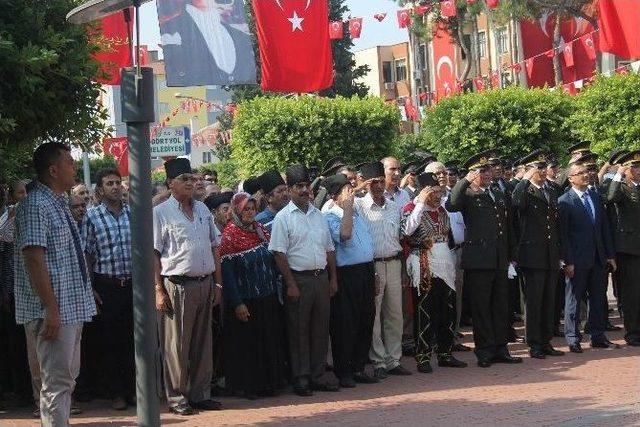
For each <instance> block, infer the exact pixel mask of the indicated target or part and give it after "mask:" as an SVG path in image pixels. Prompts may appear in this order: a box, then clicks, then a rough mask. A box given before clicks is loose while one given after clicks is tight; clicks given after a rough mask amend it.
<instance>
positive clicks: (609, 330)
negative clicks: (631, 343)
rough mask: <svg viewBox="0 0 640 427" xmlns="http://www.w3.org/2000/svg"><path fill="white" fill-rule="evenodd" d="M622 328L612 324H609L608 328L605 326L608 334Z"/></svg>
mask: <svg viewBox="0 0 640 427" xmlns="http://www.w3.org/2000/svg"><path fill="white" fill-rule="evenodd" d="M621 329H622V328H621V327H620V326H615V325H612V324H611V322H607V326H605V328H604V330H605V331H607V332H612V331H619V330H621Z"/></svg>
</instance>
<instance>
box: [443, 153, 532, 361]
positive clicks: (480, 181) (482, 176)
mask: <svg viewBox="0 0 640 427" xmlns="http://www.w3.org/2000/svg"><path fill="white" fill-rule="evenodd" d="M489 154H490V152H484V153H480V154H476V155H474V156H472V157H471V158H470V159H469V160H467V162H466V163H465V164H464V166H463V167H464V168H465V169H467V170H469V173H468V174H467V176H466V177H465V178H463V179H461V180H460V181H458V183H457V184H456V185H455V186H454V187H453V189H452V190H451V194H450V196H449V199H448V200H447V203H446V209H447V210H448V211H449V212H462V216H463V218H464V223H465V226H466V232H465V242H464V246H463V248H462V268H463V269H464V271H465V277H464V282H465V287H467V288H468V289H469V291H470V302H471V312H472V316H473V340H474V343H475V353H476V357H477V359H478V366H480V367H483V368H486V367H489V366H491V364H492V363H521V362H522V359H521V358H518V357H512V356H511V355H510V354H509V350H507V338H508V332H509V301H508V298H509V289H508V284H507V270H508V267H509V264H510V262H511V261H513V257H512V250H513V240H512V239H513V230H512V227H511V223H510V218H509V202H508V200H507V198H506V196H505V195H504V193H502V192H501V191H499V190H497V189H495V188H492V187H491V180H492V178H493V174H492V171H491V169H490V167H489Z"/></svg>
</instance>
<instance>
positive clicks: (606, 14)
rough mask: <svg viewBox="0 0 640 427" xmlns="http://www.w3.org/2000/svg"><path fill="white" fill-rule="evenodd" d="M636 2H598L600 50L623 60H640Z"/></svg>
mask: <svg viewBox="0 0 640 427" xmlns="http://www.w3.org/2000/svg"><path fill="white" fill-rule="evenodd" d="M639 5H640V4H639V3H638V0H600V1H599V2H598V25H599V26H600V50H601V51H602V52H609V53H614V54H616V55H618V56H620V57H622V58H624V59H632V58H640V33H638V28H640V11H639V9H638V6H639Z"/></svg>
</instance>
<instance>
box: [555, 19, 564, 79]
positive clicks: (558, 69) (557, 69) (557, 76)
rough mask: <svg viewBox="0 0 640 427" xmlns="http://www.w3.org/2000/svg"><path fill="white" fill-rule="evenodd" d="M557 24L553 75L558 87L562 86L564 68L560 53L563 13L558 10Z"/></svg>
mask: <svg viewBox="0 0 640 427" xmlns="http://www.w3.org/2000/svg"><path fill="white" fill-rule="evenodd" d="M555 19H556V22H555V25H554V27H553V47H554V48H555V51H554V55H553V74H554V76H555V81H556V87H558V88H559V87H560V86H562V83H563V82H562V66H561V65H560V52H559V51H558V48H559V47H560V39H561V35H560V24H561V23H562V13H560V11H559V10H558V11H557V12H556V18H555Z"/></svg>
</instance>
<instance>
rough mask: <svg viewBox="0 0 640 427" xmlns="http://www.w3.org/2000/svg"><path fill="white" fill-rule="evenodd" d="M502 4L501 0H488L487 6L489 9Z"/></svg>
mask: <svg viewBox="0 0 640 427" xmlns="http://www.w3.org/2000/svg"><path fill="white" fill-rule="evenodd" d="M498 6H500V0H487V7H488V8H489V9H495V8H497V7H498Z"/></svg>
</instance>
